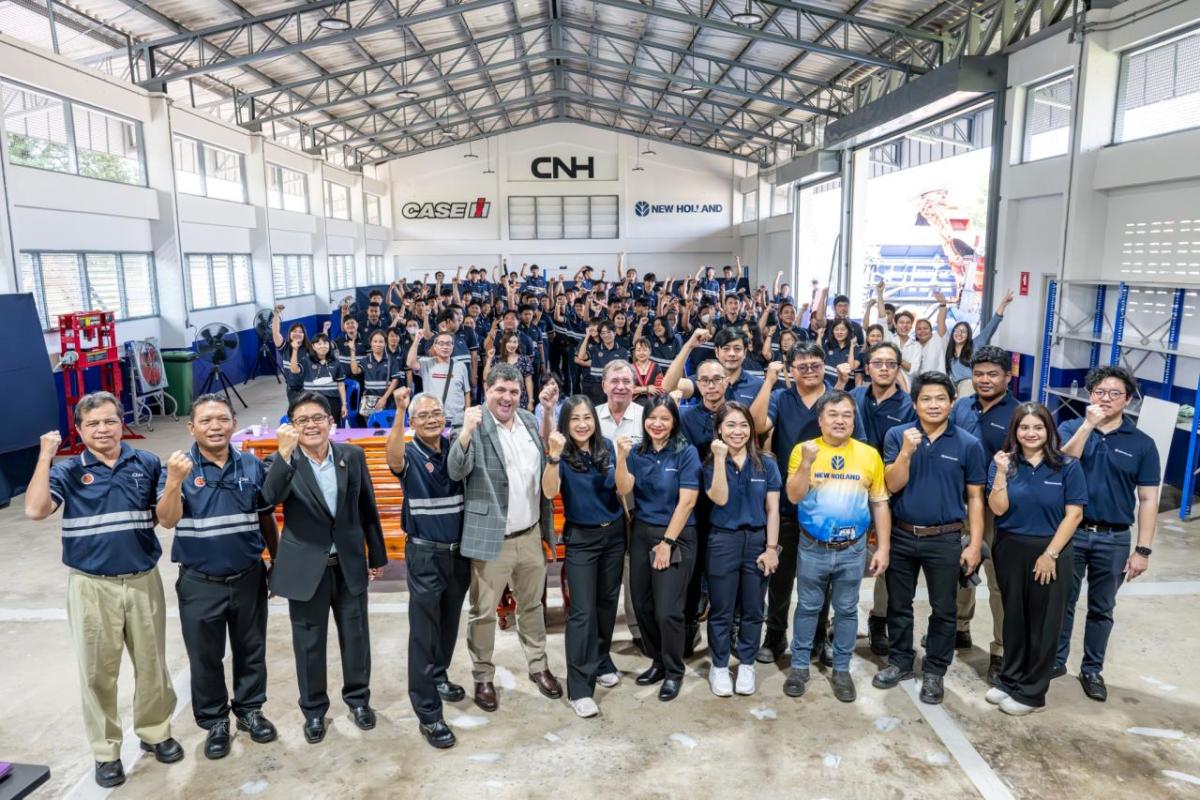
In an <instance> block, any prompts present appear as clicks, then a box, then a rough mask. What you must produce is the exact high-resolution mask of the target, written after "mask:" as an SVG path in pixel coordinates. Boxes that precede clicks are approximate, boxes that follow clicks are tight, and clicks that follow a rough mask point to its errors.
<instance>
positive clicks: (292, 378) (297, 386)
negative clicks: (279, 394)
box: [279, 342, 306, 392]
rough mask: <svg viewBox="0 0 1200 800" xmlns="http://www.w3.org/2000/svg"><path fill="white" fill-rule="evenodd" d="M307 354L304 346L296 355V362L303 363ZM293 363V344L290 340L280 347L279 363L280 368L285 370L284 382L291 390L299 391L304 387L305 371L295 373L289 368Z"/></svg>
mask: <svg viewBox="0 0 1200 800" xmlns="http://www.w3.org/2000/svg"><path fill="white" fill-rule="evenodd" d="M305 355H306V351H305V350H304V348H301V349H300V352H299V353H297V355H296V363H297V364H302V362H303V361H304V357H305ZM291 363H292V345H291V343H290V342H284V343H283V345H282V346H281V347H280V348H279V364H280V369H282V370H283V384H284V386H286V387H287V390H288V391H289V392H299V391H301V390H303V389H304V372H303V370H302V371H301V372H300V374H296V373H293V372H292V370H291V369H290V368H289V365H290V364H291Z"/></svg>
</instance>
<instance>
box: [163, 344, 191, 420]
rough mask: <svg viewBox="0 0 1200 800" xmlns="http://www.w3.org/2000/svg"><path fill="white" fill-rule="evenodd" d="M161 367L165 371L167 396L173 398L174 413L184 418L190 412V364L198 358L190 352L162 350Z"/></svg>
mask: <svg viewBox="0 0 1200 800" xmlns="http://www.w3.org/2000/svg"><path fill="white" fill-rule="evenodd" d="M162 358H163V366H164V367H165V368H166V370H167V394H169V395H171V397H173V398H175V403H176V404H177V405H178V409H177V410H176V412H175V413H177V414H179V416H181V417H182V416H186V415H187V414H190V413H191V411H192V391H193V390H192V362H193V361H195V360H196V359H197V358H199V356H197V355H196V353H195V352H193V351H191V350H163V351H162Z"/></svg>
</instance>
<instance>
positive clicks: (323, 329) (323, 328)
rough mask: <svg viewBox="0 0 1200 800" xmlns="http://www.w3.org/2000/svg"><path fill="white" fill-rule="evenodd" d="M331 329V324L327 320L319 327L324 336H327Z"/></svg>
mask: <svg viewBox="0 0 1200 800" xmlns="http://www.w3.org/2000/svg"><path fill="white" fill-rule="evenodd" d="M332 327H333V323H332V322H330V321H329V320H325V324H324V325H322V326H321V332H322V333H325V334H328V333H329V329H330V328H332Z"/></svg>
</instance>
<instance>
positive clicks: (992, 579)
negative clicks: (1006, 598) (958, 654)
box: [958, 508, 1004, 656]
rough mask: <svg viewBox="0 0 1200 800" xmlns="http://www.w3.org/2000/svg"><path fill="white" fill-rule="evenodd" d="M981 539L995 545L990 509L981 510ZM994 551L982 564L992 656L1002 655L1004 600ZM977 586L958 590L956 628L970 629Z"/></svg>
mask: <svg viewBox="0 0 1200 800" xmlns="http://www.w3.org/2000/svg"><path fill="white" fill-rule="evenodd" d="M983 540H984V541H985V542H987V546H988V548H989V549H991V548H993V547H995V541H996V517H995V515H994V514H992V512H991V510H990V509H988V508H985V509H984V510H983ZM994 555H995V551H993V558H989V559H985V560H984V562H983V565H982V569H983V574H984V576H985V577H986V578H987V592H988V605H989V606H990V607H991V609H992V642H991V645H989V647H988V652H989V653H991V654H992V655H994V656H1002V655H1004V602H1003V601H1002V600H1001V599H1000V584H999V582H998V581H997V580H996V566H995V558H994ZM978 588H979V587H977V586H971V587H969V588H967V589H961V588H960V589H959V590H958V629H959V630H960V631H966V630H970V629H971V620H972V618H974V616H975V590H976V589H978Z"/></svg>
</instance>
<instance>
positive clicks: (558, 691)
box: [529, 669, 562, 700]
mask: <svg viewBox="0 0 1200 800" xmlns="http://www.w3.org/2000/svg"><path fill="white" fill-rule="evenodd" d="M529 680H531V681H533V682H534V683H536V684H537V687H538V691H539V692H541V693H542V696H543V697H549V698H550V699H551V700H557V699H558V698H560V697H562V686H561V685H560V684H559V682H558V678H556V677H554V675H553V674H552V673H551V672H550V670H548V669H545V670H542V671H541V672H533V673H530V675H529Z"/></svg>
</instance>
